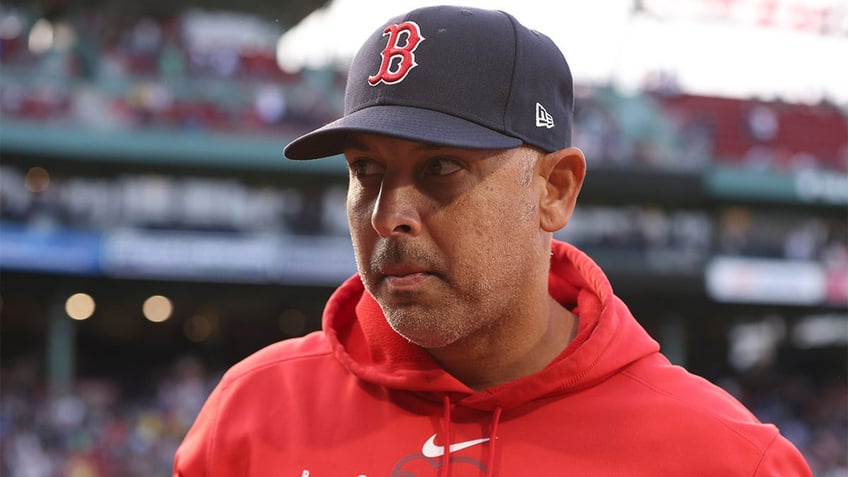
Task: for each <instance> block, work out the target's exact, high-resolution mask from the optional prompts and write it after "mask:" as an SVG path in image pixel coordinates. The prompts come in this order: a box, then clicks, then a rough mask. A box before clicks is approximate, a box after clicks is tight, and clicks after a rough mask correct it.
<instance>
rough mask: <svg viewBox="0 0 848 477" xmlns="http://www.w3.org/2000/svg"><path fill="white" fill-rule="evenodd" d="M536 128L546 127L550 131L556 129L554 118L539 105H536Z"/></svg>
mask: <svg viewBox="0 0 848 477" xmlns="http://www.w3.org/2000/svg"><path fill="white" fill-rule="evenodd" d="M536 127H537V128H541V127H545V128H548V129H550V128H552V127H554V117H553V116H551V115H550V114H549V113H548V110H546V109H545V107H544V106H542V105H541V104H539V103H536Z"/></svg>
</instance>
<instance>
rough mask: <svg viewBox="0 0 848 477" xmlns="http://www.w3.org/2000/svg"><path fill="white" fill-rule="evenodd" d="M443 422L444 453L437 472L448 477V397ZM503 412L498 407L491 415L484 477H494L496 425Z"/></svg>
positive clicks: (449, 429)
mask: <svg viewBox="0 0 848 477" xmlns="http://www.w3.org/2000/svg"><path fill="white" fill-rule="evenodd" d="M443 402H444V416H443V417H444V421H445V435H444V442H443V443H442V446H443V449H444V453H443V454H442V468H441V470H440V471H439V475H440V477H448V468H449V467H450V453H451V449H450V446H451V401H450V397H448V396H445V399H444V401H443ZM502 412H503V408H501V407H500V406H498V407H496V408H495V412H494V413H492V429H491V431H490V435H489V455H488V456H487V458H486V477H492V476H493V475H495V443H496V442H497V439H498V424H500V422H501V413H502Z"/></svg>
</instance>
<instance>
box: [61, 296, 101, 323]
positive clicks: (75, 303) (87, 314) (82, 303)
mask: <svg viewBox="0 0 848 477" xmlns="http://www.w3.org/2000/svg"><path fill="white" fill-rule="evenodd" d="M94 309H95V303H94V298H92V297H91V296H90V295H88V294H85V293H74V294H73V295H71V296H69V297H68V299H67V300H66V301H65V313H67V314H68V316H70V317H71V318H72V319H74V320H87V319H89V318H91V315H93V314H94Z"/></svg>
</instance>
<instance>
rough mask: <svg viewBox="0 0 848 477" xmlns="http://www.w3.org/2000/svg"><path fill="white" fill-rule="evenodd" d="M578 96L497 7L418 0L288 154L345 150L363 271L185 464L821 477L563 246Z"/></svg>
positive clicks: (578, 176) (207, 424)
mask: <svg viewBox="0 0 848 477" xmlns="http://www.w3.org/2000/svg"><path fill="white" fill-rule="evenodd" d="M572 90H573V87H572V79H571V74H570V71H569V68H568V66H567V64H566V62H565V59H564V58H563V56H562V54H561V53H560V51H559V50H558V49H557V48H556V46H554V44H553V43H552V42H551V41H550V40H549V39H548V38H547V37H545V36H544V35H542V34H540V33H537V32H534V31H531V30H528V29H527V28H525V27H523V26H522V25H520V24H519V23H518V22H517V21H516V20H515V19H514V18H513V17H511V16H509V15H507V14H505V13H502V12H495V11H485V10H477V9H469V8H457V7H430V8H423V9H419V10H415V11H412V12H410V13H408V14H406V15H403V16H400V17H396V18H394V19H392V20H390V21H389V22H388V23H387V24H385V25H384V26H382V27H380V28H379V29H378V30H377V31H376V32H375V33H374V34H373V35H371V36H370V37H369V39H368V40H367V41H366V42H365V44H364V45H363V46H362V48H361V49H360V51H359V53H358V54H357V55H356V57H355V59H354V60H353V63H352V66H351V69H350V73H349V77H348V85H347V89H346V93H345V114H344V117H342V118H341V119H339V120H337V121H335V122H333V123H330V124H328V125H326V126H324V127H322V128H320V129H317V130H315V131H313V132H311V133H309V134H307V135H305V136H302V137H300V138H298V139H297V140H295V141H294V142H292V143H291V144H289V145H288V146H287V147H286V150H285V152H286V155H287V156H288V157H289V158H292V159H312V158H318V157H324V156H331V155H336V154H340V153H343V154H344V156H345V158H346V160H347V163H348V165H349V168H350V187H349V192H348V200H347V210H348V219H349V223H350V231H351V237H352V241H353V248H354V252H355V256H356V261H357V266H358V270H359V273H358V274H357V275H356V276H354V277H351V278H350V279H348V280H347V281H346V282H345V283H344V284H343V285H341V287H340V288H339V289H338V290H337V291H336V292H335V294H334V295H333V296H332V297H331V298H330V300H329V302H328V303H327V307H326V309H325V312H324V321H323V330H322V331H321V332H316V333H312V334H310V335H307V336H305V337H303V338H298V339H293V340H287V341H283V342H280V343H277V344H274V345H271V346H270V347H268V348H266V349H264V350H262V351H259V352H258V353H256V354H254V355H253V356H251V357H249V358H247V359H246V360H244V361H243V362H241V363H239V364H237V365H235V366H234V367H233V368H232V369H230V370H229V371H228V372H227V374H226V375H225V376H224V377H223V379H222V380H221V382H220V384H219V385H218V386H217V388H216V389H215V390H214V391H213V393H212V395H211V396H210V397H209V400H208V401H207V403H206V404H205V406H204V408H203V410H202V411H201V413H200V416H199V417H198V418H197V421H196V423H195V424H194V426H193V428H192V429H191V431H190V432H189V433H188V435H187V436H186V438H185V441H184V442H183V444H182V446H181V447H180V449H179V451H178V452H177V456H176V462H175V467H174V468H175V470H174V473H175V475H183V476H200V475H203V476H225V475H239V476H272V475H273V476H301V477H304V476H310V477H324V476H369V477H376V476H434V475H440V476H448V475H450V476H454V477H456V476H480V475H488V476H493V475H498V476H553V475H557V476H558V475H575V476H588V475H591V476H622V475H628V476H651V477H656V476H666V475H668V476H672V475H673V476H682V475H687V476H688V475H704V476H778V475H779V476H805V475H810V471H809V469H808V467H807V465H806V464H805V462H804V460H803V458H802V457H801V455H800V453H799V452H798V451H797V450H796V449H795V448H794V447H793V446H792V445H791V444H790V443H789V442H788V441H787V440H786V439H785V438H784V437H782V436H781V435H780V434H779V433H778V430H777V429H776V428H775V427H774V426H772V425H765V424H762V423H760V422H759V421H757V419H756V418H755V417H754V416H753V415H752V414H751V413H750V412H749V411H748V410H746V409H745V408H744V407H743V406H742V405H741V404H739V403H738V402H737V401H736V400H734V399H733V398H732V397H731V396H730V395H728V394H727V393H725V392H724V391H722V390H721V389H720V388H718V387H715V386H713V385H712V384H710V383H708V382H706V381H705V380H703V379H701V378H699V377H696V376H693V375H691V374H689V373H687V372H686V371H685V370H683V369H682V368H680V367H676V366H672V365H671V364H670V363H669V362H668V360H667V359H666V358H665V357H663V356H662V355H661V354H660V353H659V346H658V345H657V343H656V342H655V341H654V340H652V339H651V338H650V337H649V336H648V335H647V334H646V333H645V331H644V330H643V329H642V328H641V327H640V326H639V324H638V323H637V322H636V320H635V319H634V318H633V317H632V316H631V315H630V313H629V311H628V310H627V308H626V307H625V305H624V304H623V303H622V302H621V301H620V300H619V299H618V298H617V297H616V296H615V295H614V294H613V292H612V289H611V287H610V284H609V282H608V281H607V279H606V277H605V276H604V274H603V272H602V271H601V270H600V269H599V268H598V267H597V265H595V264H594V262H592V260H591V259H589V258H588V257H587V256H586V255H584V254H583V253H581V252H580V251H578V250H576V249H575V248H574V247H572V246H570V245H567V244H564V243H560V242H556V241H553V240H552V234H553V232H554V231H556V230H558V229H560V228H562V227H564V226H565V225H566V224H567V223H568V221H569V218H570V217H571V214H572V211H573V209H574V206H575V202H576V200H577V195H578V192H579V191H580V187H581V184H582V182H583V178H584V175H585V170H586V163H585V160H584V157H583V154H582V152H581V151H580V150H579V149H577V148H575V147H570V141H571V116H572V109H573V106H572V102H573V92H572Z"/></svg>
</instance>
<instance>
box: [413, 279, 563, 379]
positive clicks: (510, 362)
mask: <svg viewBox="0 0 848 477" xmlns="http://www.w3.org/2000/svg"><path fill="white" fill-rule="evenodd" d="M538 316H539V315H537V316H536V317H527V318H524V317H521V318H524V319H516V317H508V318H506V319H504V320H502V321H501V326H496V327H494V328H493V329H491V330H489V331H488V332H485V331H481V332H480V333H478V334H477V335H475V336H473V337H471V338H468V339H466V340H463V341H461V342H457V343H453V344H451V345H449V346H446V347H444V348H438V349H430V350H428V351H429V352H430V354H431V355H432V356H433V357H434V358H435V359H436V361H438V362H439V364H441V365H442V367H443V368H444V369H445V370H446V371H448V372H449V373H451V374H452V375H453V376H454V377H456V378H457V379H459V380H460V381H462V382H463V383H465V384H466V385H467V386H468V387H470V388H471V389H474V390H475V391H482V390H483V389H487V388H490V387H493V386H497V385H499V384H504V383H507V382H510V381H514V380H516V379H519V378H522V377H525V376H529V375H531V374H533V373H536V372H538V371H541V370H542V369H543V368H544V367H545V366H547V365H548V364H550V363H551V361H553V360H554V359H556V357H557V356H559V355H560V353H562V351H563V350H564V349H565V348H566V346H568V344H569V343H571V341H572V340H573V339H574V336H575V335H576V331H577V317H576V316H575V315H574V314H573V313H572V312H571V311H569V310H567V309H566V308H565V307H563V306H562V305H560V304H559V303H557V302H556V300H554V299H553V298H551V297H550V296H548V300H547V303H546V310H545V311H543V312H542V313H541V316H542V317H543V318H542V319H539V318H538Z"/></svg>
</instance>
